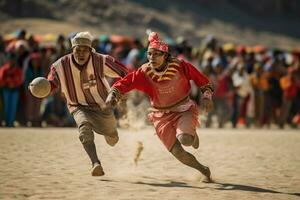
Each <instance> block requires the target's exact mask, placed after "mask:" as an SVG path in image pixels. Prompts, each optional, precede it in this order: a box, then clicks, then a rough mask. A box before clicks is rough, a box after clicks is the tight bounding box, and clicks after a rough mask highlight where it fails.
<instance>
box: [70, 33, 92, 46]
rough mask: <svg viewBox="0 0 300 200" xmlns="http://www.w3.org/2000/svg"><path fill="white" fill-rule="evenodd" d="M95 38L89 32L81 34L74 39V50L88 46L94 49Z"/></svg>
mask: <svg viewBox="0 0 300 200" xmlns="http://www.w3.org/2000/svg"><path fill="white" fill-rule="evenodd" d="M92 40H93V36H92V35H91V34H90V33H89V32H79V33H77V34H76V35H75V36H74V37H73V38H72V39H71V44H72V48H74V47H76V46H86V47H89V48H91V49H93V48H92Z"/></svg>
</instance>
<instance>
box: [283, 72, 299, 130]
mask: <svg viewBox="0 0 300 200" xmlns="http://www.w3.org/2000/svg"><path fill="white" fill-rule="evenodd" d="M296 72H297V69H296V68H295V67H293V66H290V67H289V68H288V69H287V74H286V75H285V76H283V77H281V79H280V87H281V89H282V90H283V97H282V99H283V103H282V106H281V113H280V117H281V118H280V123H279V127H280V128H284V125H285V123H286V122H287V120H288V117H289V115H290V112H291V109H292V104H293V102H295V100H296V99H297V95H298V92H299V91H300V80H299V78H298V77H297V74H296Z"/></svg>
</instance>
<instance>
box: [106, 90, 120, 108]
mask: <svg viewBox="0 0 300 200" xmlns="http://www.w3.org/2000/svg"><path fill="white" fill-rule="evenodd" d="M117 102H118V100H117V97H116V94H115V93H114V92H110V93H109V94H108V96H107V98H106V100H105V103H106V106H107V107H109V108H113V107H115V106H116V105H117Z"/></svg>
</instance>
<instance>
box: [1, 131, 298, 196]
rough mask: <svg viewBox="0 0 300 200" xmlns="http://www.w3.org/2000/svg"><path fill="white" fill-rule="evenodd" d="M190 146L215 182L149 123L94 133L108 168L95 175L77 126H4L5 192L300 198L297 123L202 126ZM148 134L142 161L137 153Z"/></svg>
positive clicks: (30, 194) (3, 166) (2, 162)
mask: <svg viewBox="0 0 300 200" xmlns="http://www.w3.org/2000/svg"><path fill="white" fill-rule="evenodd" d="M198 133H199V135H200V149H198V150H193V149H191V148H188V149H187V150H189V151H191V152H193V153H194V154H195V155H196V157H197V158H198V159H199V160H201V162H203V163H204V164H207V165H209V166H210V168H211V170H212V173H213V178H214V180H215V183H211V184H207V183H203V182H201V178H202V177H201V175H200V174H199V173H198V172H197V171H195V170H193V169H191V168H188V167H186V166H184V165H182V164H180V163H179V162H178V161H177V160H175V159H174V158H173V157H172V156H171V154H169V153H168V152H167V151H166V150H165V149H164V147H163V146H162V144H161V143H160V141H159V140H158V138H157V136H155V135H154V130H153V129H152V128H151V127H148V128H144V129H142V130H140V131H130V130H124V129H121V130H120V142H119V143H118V145H117V146H116V147H113V148H112V147H109V146H108V145H107V144H106V143H105V141H104V139H103V137H102V136H100V135H98V136H96V146H97V148H98V149H97V151H98V153H99V155H100V157H101V160H102V164H103V167H104V170H105V172H106V175H105V176H104V177H91V176H90V171H89V169H90V163H89V160H88V158H87V156H86V155H85V153H84V151H83V148H82V147H81V144H80V142H79V140H78V139H77V136H78V135H77V131H76V129H54V128H45V129H27V128H26V129H22V128H16V129H4V128H2V129H0V141H1V146H0V199H85V200H87V199H105V200H107V199H111V200H115V199H122V200H145V199H149V200H150V199H151V200H153V199H154V200H156V199H170V200H171V199H172V200H173V199H177V200H179V199H180V200H181V199H184V200H185V199H186V200H192V199H197V200H198V199H222V200H226V199H228V200H229V199H272V200H275V199H282V200H287V199H300V186H299V184H300V157H299V152H300V145H299V144H300V133H299V130H295V131H294V130H266V129H265V130H256V129H251V130H245V129H239V130H231V129H225V130H218V129H199V130H198ZM138 141H142V142H143V146H144V150H143V151H142V153H141V157H140V160H139V162H138V165H137V166H135V165H134V162H133V160H134V155H135V152H136V149H137V146H138Z"/></svg>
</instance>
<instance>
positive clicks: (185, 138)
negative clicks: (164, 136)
mask: <svg viewBox="0 0 300 200" xmlns="http://www.w3.org/2000/svg"><path fill="white" fill-rule="evenodd" d="M177 139H178V140H179V142H180V143H181V144H182V145H184V146H191V145H192V144H193V142H194V137H193V136H192V135H189V134H186V133H182V134H180V135H178V136H177Z"/></svg>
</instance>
